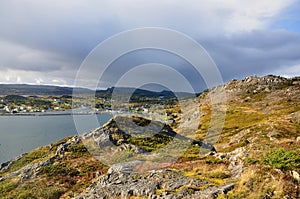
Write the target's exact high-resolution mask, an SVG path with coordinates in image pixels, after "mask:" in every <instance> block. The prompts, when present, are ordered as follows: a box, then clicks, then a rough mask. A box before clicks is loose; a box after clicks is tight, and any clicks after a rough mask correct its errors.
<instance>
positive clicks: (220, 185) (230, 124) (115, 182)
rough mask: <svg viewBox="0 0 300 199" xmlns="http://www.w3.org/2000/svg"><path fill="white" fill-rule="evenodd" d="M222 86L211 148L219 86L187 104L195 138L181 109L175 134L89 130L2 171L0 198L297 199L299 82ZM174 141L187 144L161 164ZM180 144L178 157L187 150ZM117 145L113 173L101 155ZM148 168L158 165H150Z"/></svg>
mask: <svg viewBox="0 0 300 199" xmlns="http://www.w3.org/2000/svg"><path fill="white" fill-rule="evenodd" d="M220 87H222V88H224V89H225V90H226V94H227V105H226V107H221V108H222V109H223V110H226V118H225V122H224V126H223V128H222V133H221V135H220V137H219V139H218V141H217V142H216V143H214V144H213V145H212V144H210V143H206V142H205V136H206V134H207V131H208V129H209V126H210V121H211V114H212V107H211V104H210V99H209V96H210V95H209V94H210V93H212V92H216V90H217V89H218V88H213V89H211V90H209V91H206V92H203V93H202V94H201V95H199V97H198V98H197V99H198V100H199V102H198V103H197V105H195V103H194V102H192V101H191V100H185V101H184V102H183V103H182V105H183V106H185V107H186V108H187V109H188V110H191V112H193V110H195V109H198V108H199V110H200V113H201V116H200V124H199V126H198V128H197V129H198V130H196V132H194V133H193V136H189V134H185V133H184V132H179V129H178V125H176V124H178V123H180V120H181V119H184V121H188V123H187V124H186V126H188V125H193V123H195V124H198V122H199V121H197V120H198V119H197V117H196V116H195V117H194V116H193V114H192V113H191V112H188V113H185V112H181V111H180V110H181V108H180V106H179V105H177V106H173V107H171V108H170V107H169V111H170V112H172V115H173V116H174V118H175V123H174V124H172V125H171V126H170V125H167V124H164V123H161V122H159V121H150V120H149V119H147V118H141V117H138V116H130V117H129V116H119V117H115V118H113V119H112V120H110V121H109V122H107V123H106V124H105V125H104V126H102V127H99V128H98V129H95V130H92V131H91V132H88V133H85V134H83V135H80V136H74V137H68V138H65V139H63V140H60V141H58V142H56V143H54V144H51V145H49V146H45V147H41V148H38V149H36V150H33V151H31V152H29V153H27V154H24V155H22V156H20V157H18V158H16V159H14V160H12V161H9V162H7V163H3V164H1V167H0V198H77V199H81V198H219V199H221V198H251V199H252V198H258V199H268V198H285V199H289V198H299V197H300V187H299V186H300V185H299V183H300V174H299V173H300V78H291V79H287V78H283V77H277V76H265V77H247V78H245V79H244V80H232V81H230V82H228V83H226V84H225V85H221V86H220ZM195 106H196V107H195ZM224 108H226V109H224ZM186 118H187V119H186ZM150 123H151V125H152V127H153V128H152V131H153V132H151V130H150V132H147V133H149V135H147V136H142V135H140V134H141V133H140V131H139V128H137V127H136V126H134V125H137V126H140V127H141V129H142V127H146V126H148V125H149V124H150ZM121 127H122V128H121ZM124 128H125V129H124ZM157 129H159V130H157ZM171 142H175V143H188V144H189V146H188V148H187V149H186V150H185V151H183V152H182V153H181V154H180V156H179V157H177V159H176V161H173V162H169V164H161V165H158V164H157V162H155V160H157V158H161V156H162V157H163V158H162V160H163V159H166V160H168V158H167V155H168V153H162V154H160V155H161V156H153V155H152V154H155V152H156V151H159V150H161V149H163V147H164V146H165V145H168V144H170V143H171ZM99 146H100V147H99ZM175 146H178V148H176V147H175V148H173V150H174V151H176V149H180V146H181V144H178V145H175ZM107 147H108V148H107ZM110 147H113V149H116V150H117V152H118V154H120V155H119V156H117V158H115V157H116V156H114V159H111V160H110V161H109V164H106V165H105V164H104V162H103V161H99V160H103V156H100V155H101V150H106V149H110ZM99 148H100V149H101V150H100V151H99ZM202 149H205V151H206V153H205V154H204V155H203V153H200V152H201V150H202ZM162 151H163V150H162ZM91 152H92V153H91ZM145 154H150V155H149V156H145ZM199 154H202V155H199ZM102 155H103V154H102ZM148 158H150V159H148ZM151 158H152V159H151ZM149 160H151V161H150V162H154V164H145V162H147V161H149ZM113 161H115V162H113ZM159 162H160V161H159ZM164 163H168V161H166V162H164ZM145 165H147V166H148V167H147V168H145Z"/></svg>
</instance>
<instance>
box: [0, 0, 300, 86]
mask: <svg viewBox="0 0 300 199" xmlns="http://www.w3.org/2000/svg"><path fill="white" fill-rule="evenodd" d="M144 27H160V28H167V29H171V30H174V31H178V32H180V33H182V34H185V35H187V36H188V37H190V38H192V39H193V40H195V41H197V42H198V43H199V44H200V45H201V46H202V47H203V48H204V49H205V50H206V52H207V53H208V55H209V56H210V57H211V58H212V60H213V61H214V63H215V64H216V66H217V68H218V70H219V72H220V75H221V77H222V80H223V81H224V82H227V81H229V80H231V79H242V78H244V77H246V76H250V75H257V76H264V75H268V74H274V75H281V76H286V77H292V76H300V1H297V0H276V1H274V0H252V1H246V0H227V1H221V0H186V1H183V0H160V1H157V0H152V1H150V0H126V1H125V0H101V1H98V0H44V1H36V0H2V1H0V74H1V75H0V83H18V84H21V83H28V84H48V85H60V86H74V82H75V80H76V75H77V74H78V71H79V69H80V66H82V63H83V61H84V60H85V59H86V57H87V56H88V55H89V54H90V53H91V52H92V50H93V49H94V48H95V47H97V46H98V45H99V44H100V43H101V42H103V41H105V40H106V39H108V38H111V37H112V36H114V35H116V34H119V33H121V32H123V31H128V30H131V29H136V28H144ZM127 43H128V41H127ZM124 45H126V42H125V41H124ZM110 50H114V47H113V46H112V47H111V49H110ZM152 62H154V63H161V64H164V65H170V66H171V67H173V68H175V69H176V70H178V71H179V73H182V74H183V75H184V76H185V78H186V79H188V81H192V82H193V81H194V82H195V83H193V86H194V87H195V89H196V90H201V89H203V86H200V84H202V83H203V81H202V82H201V81H197V76H195V71H193V70H192V69H191V68H192V66H190V64H189V63H187V62H186V61H185V60H182V59H181V58H179V57H176V56H174V55H172V54H170V53H167V52H162V51H159V50H149V49H148V50H144V51H142V50H141V51H140V52H131V53H129V54H128V55H127V56H126V55H124V56H122V57H120V58H119V59H118V60H116V61H115V62H114V63H113V64H112V66H111V67H110V68H109V70H107V71H106V73H105V76H104V78H102V79H101V82H97V81H98V80H95V79H92V78H91V77H90V76H89V74H92V73H98V71H97V70H99V68H98V69H94V70H95V71H94V70H91V71H89V72H87V73H86V74H84V78H83V79H82V82H85V83H82V85H80V86H82V87H93V85H95V84H97V85H98V86H99V87H100V88H106V87H109V86H113V85H115V84H116V82H117V81H118V79H120V78H121V77H122V73H126V71H127V72H128V71H129V70H130V69H132V68H134V67H135V66H136V65H137V64H140V65H141V64H148V63H152ZM147 66H148V67H149V65H147ZM150 67H151V66H150ZM154 69H155V70H158V71H157V72H158V73H159V70H160V69H159V67H158V66H155V67H154V66H153V69H151V74H152V73H153V75H154V76H156V75H155V74H154V72H155V70H154ZM161 71H166V72H169V71H167V70H161ZM102 72H103V71H102ZM161 73H162V72H161ZM149 74H150V73H149V72H145V73H144V74H143V73H139V75H136V76H135V79H136V80H139V79H145V77H149ZM158 76H159V75H158ZM200 76H201V74H200ZM165 77H166V76H165V75H161V76H160V78H165ZM200 79H201V78H200ZM155 81H156V80H155ZM95 82H96V83H95ZM154 83H156V82H154ZM77 85H78V84H76V86H77ZM195 85H196V86H195ZM123 86H131V84H130V83H129V82H128V81H127V83H126V81H123ZM176 86H177V87H178V90H181V91H184V90H185V87H184V86H180V85H176Z"/></svg>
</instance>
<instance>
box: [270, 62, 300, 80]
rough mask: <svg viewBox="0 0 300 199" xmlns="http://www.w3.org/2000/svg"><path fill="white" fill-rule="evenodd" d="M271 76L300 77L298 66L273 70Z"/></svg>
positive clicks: (299, 66)
mask: <svg viewBox="0 0 300 199" xmlns="http://www.w3.org/2000/svg"><path fill="white" fill-rule="evenodd" d="M273 74H275V75H280V76H284V77H295V76H300V64H299V65H294V66H288V67H287V66H286V67H282V68H280V69H278V70H275V71H274V72H273Z"/></svg>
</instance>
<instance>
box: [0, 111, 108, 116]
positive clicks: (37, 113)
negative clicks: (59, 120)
mask: <svg viewBox="0 0 300 199" xmlns="http://www.w3.org/2000/svg"><path fill="white" fill-rule="evenodd" d="M110 113H112V112H107V111H96V112H83V113H76V112H48V113H47V112H46V113H41V112H36V113H3V114H0V117H1V116H59V115H99V114H110Z"/></svg>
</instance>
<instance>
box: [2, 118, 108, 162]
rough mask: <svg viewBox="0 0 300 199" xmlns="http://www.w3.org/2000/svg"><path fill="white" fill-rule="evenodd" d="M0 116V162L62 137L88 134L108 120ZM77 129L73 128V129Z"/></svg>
mask: <svg viewBox="0 0 300 199" xmlns="http://www.w3.org/2000/svg"><path fill="white" fill-rule="evenodd" d="M75 117H76V126H75V122H74V120H73V116H72V115H51V116H46V115H45V116H0V163H1V162H5V161H8V160H10V159H12V158H14V157H16V156H18V155H20V154H23V153H25V152H28V151H30V150H32V149H35V148H37V147H39V146H44V145H48V144H51V143H53V142H56V141H58V140H60V139H62V138H64V137H67V136H70V135H76V134H77V133H83V132H88V131H90V130H91V129H94V128H97V127H99V126H100V125H102V124H104V123H105V122H106V121H108V120H109V119H110V118H111V115H110V114H105V113H103V114H98V115H76V116H75ZM76 127H77V128H76Z"/></svg>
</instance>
